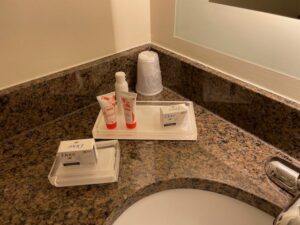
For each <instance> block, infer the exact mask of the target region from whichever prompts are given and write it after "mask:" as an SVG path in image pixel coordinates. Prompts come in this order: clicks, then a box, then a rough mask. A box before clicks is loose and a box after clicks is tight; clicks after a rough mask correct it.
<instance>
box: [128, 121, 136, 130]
mask: <svg viewBox="0 0 300 225" xmlns="http://www.w3.org/2000/svg"><path fill="white" fill-rule="evenodd" d="M126 127H127V128H128V129H134V128H135V127H136V122H135V123H131V124H129V123H126Z"/></svg>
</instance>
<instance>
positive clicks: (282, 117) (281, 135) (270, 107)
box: [152, 45, 300, 160]
mask: <svg viewBox="0 0 300 225" xmlns="http://www.w3.org/2000/svg"><path fill="white" fill-rule="evenodd" d="M152 48H153V49H154V50H155V51H157V52H158V53H159V57H160V64H161V69H162V76H163V82H164V85H165V86H167V87H169V88H171V89H172V90H175V91H176V92H178V93H180V94H182V95H183V96H185V97H187V98H189V99H192V100H193V101H195V102H197V103H198V104H199V105H201V106H203V107H205V108H207V109H209V110H210V111H212V112H214V113H216V114H218V115H219V116H221V117H222V118H225V119H226V120H228V121H230V122H232V123H234V124H236V125H237V126H239V127H241V128H243V129H245V130H247V131H248V132H250V133H252V134H254V135H256V136H258V137H259V138H261V139H263V140H264V141H267V142H268V143H270V144H272V145H274V146H276V147H278V148H280V149H282V150H283V151H285V152H286V153H288V154H289V155H292V156H293V157H295V158H296V159H298V160H300V151H299V149H300V104H298V103H296V102H292V101H290V100H287V99H286V98H283V97H280V96H278V95H275V94H272V93H270V92H268V91H265V90H263V89H261V88H257V87H255V86H254V85H251V84H248V83H245V82H243V81H240V80H237V79H235V78H233V77H232V76H230V75H228V74H225V73H222V72H220V71H217V70H214V69H212V68H210V67H207V66H205V65H203V64H201V63H198V62H195V61H192V60H190V59H187V58H185V57H182V56H179V55H177V54H174V53H172V52H170V51H167V50H165V49H163V48H160V47H158V46H155V45H152Z"/></svg>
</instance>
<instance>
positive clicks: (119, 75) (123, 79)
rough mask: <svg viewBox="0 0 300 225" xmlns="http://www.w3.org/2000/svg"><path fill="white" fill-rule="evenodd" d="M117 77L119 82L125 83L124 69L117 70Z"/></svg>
mask: <svg viewBox="0 0 300 225" xmlns="http://www.w3.org/2000/svg"><path fill="white" fill-rule="evenodd" d="M115 77H116V82H117V83H123V82H125V81H126V74H125V73H124V72H122V71H119V72H116V74H115Z"/></svg>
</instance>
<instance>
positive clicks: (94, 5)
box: [0, 0, 150, 89]
mask: <svg viewBox="0 0 300 225" xmlns="http://www.w3.org/2000/svg"><path fill="white" fill-rule="evenodd" d="M0 28H1V32H0V89H3V88H5V87H8V86H12V85H15V84H18V83H22V82H24V81H27V80H31V79H34V78H37V77H40V76H44V75H46V74H49V73H52V72H55V71H59V70H62V69H64V68H68V67H72V66H74V65H77V64H81V63H84V62H86V61H90V60H93V59H96V58H100V57H103V56H105V55H108V54H112V53H115V52H119V51H122V50H125V49H128V48H131V47H134V46H138V45H141V44H144V43H148V42H150V0H87V1H82V0H51V1H47V0H39V1H36V0H26V1H24V0H1V1H0Z"/></svg>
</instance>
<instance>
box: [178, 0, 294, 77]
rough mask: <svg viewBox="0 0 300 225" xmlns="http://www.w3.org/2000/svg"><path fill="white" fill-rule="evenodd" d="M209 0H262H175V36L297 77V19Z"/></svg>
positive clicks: (288, 0)
mask: <svg viewBox="0 0 300 225" xmlns="http://www.w3.org/2000/svg"><path fill="white" fill-rule="evenodd" d="M212 1H214V2H216V1H218V2H221V1H222V2H246V1H248V2H249V1H252V2H259V1H263V0H176V9H175V10H176V12H175V27H174V37H175V38H177V39H181V40H184V41H186V42H189V43H192V44H194V45H199V46H202V47H205V48H209V49H212V50H214V51H216V52H219V53H222V54H225V55H229V56H231V57H234V58H237V59H239V60H242V61H246V62H250V63H252V64H255V65H258V66H260V67H263V68H267V69H269V70H272V71H275V72H279V73H281V74H283V75H288V76H292V77H295V78H298V79H300V61H299V59H300V41H299V40H300V21H299V20H298V19H292V18H290V17H284V16H279V15H275V14H271V13H264V12H260V11H256V10H249V9H245V8H240V7H232V6H228V5H223V4H217V3H212ZM268 1H272V2H277V1H281V0H268ZM283 1H285V3H286V4H288V3H291V2H294V0H282V2H283ZM298 1H299V3H300V0H298ZM263 2H266V0H265V1H263ZM295 2H296V1H295ZM275 5H276V4H275ZM298 8H299V7H298Z"/></svg>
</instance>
